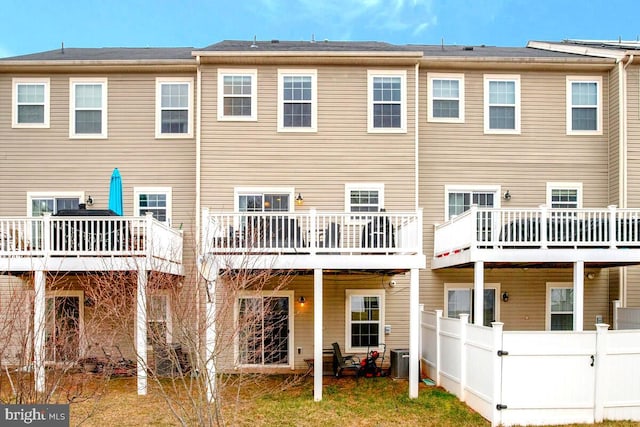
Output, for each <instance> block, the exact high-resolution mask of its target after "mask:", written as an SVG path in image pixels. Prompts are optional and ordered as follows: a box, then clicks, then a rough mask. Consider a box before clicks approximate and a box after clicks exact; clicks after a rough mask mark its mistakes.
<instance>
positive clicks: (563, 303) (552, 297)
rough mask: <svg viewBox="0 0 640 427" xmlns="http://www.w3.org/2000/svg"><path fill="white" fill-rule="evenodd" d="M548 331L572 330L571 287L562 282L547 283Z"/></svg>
mask: <svg viewBox="0 0 640 427" xmlns="http://www.w3.org/2000/svg"><path fill="white" fill-rule="evenodd" d="M546 305H547V318H546V329H547V330H548V331H571V330H573V288H572V287H570V286H567V285H565V284H563V283H547V304H546Z"/></svg>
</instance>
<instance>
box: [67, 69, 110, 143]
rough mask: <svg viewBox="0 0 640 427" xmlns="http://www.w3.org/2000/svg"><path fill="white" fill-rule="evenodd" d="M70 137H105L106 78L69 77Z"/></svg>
mask: <svg viewBox="0 0 640 427" xmlns="http://www.w3.org/2000/svg"><path fill="white" fill-rule="evenodd" d="M70 85H71V112H70V122H71V123H70V125H69V128H70V130H69V136H70V137H71V138H106V137H107V79H71V81H70Z"/></svg>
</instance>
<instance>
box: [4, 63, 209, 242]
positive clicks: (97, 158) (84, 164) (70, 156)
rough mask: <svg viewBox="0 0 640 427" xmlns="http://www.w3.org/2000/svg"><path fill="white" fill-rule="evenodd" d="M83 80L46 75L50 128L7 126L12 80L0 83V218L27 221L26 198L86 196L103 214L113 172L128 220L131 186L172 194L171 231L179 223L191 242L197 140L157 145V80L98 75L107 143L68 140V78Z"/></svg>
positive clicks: (141, 76) (7, 78)
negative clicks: (34, 194) (103, 83)
mask: <svg viewBox="0 0 640 427" xmlns="http://www.w3.org/2000/svg"><path fill="white" fill-rule="evenodd" d="M186 75H187V76H189V75H188V74H186ZM80 76H82V77H86V75H84V74H78V75H68V74H54V75H49V76H47V77H50V79H51V127H50V128H49V129H12V128H11V127H10V123H11V121H10V118H11V102H10V101H6V100H10V99H11V90H12V87H11V77H12V76H8V75H3V76H0V99H3V100H4V101H6V102H1V103H0V123H2V126H0V141H1V142H0V144H2V156H1V157H0V182H2V187H3V188H2V190H1V191H0V215H2V216H11V215H26V213H27V199H26V196H27V192H28V191H84V193H85V197H86V196H87V195H91V196H92V197H93V199H94V201H95V203H94V206H93V208H95V209H105V208H107V205H108V198H109V180H110V177H111V173H112V171H113V168H115V167H118V168H119V170H120V173H121V175H122V178H123V201H124V213H125V215H133V210H134V208H133V187H152V186H155V187H158V186H163V187H172V190H173V191H172V192H173V200H172V202H173V203H172V210H173V218H172V224H173V225H174V226H176V227H177V226H179V225H180V224H183V228H184V229H185V233H186V236H189V235H190V233H191V224H192V223H193V219H194V210H195V167H194V165H195V139H193V138H191V139H184V138H181V139H155V127H154V126H155V94H156V86H155V84H156V83H155V79H156V75H155V74H133V73H132V74H125V73H122V74H110V73H105V74H101V75H95V77H101V78H106V79H107V80H108V83H107V86H108V107H107V108H108V138H107V139H70V138H69V79H70V78H75V77H80ZM179 76H185V74H180V75H179ZM194 80H195V78H194ZM193 90H194V94H195V90H196V88H195V87H193ZM194 98H195V95H194ZM194 117H195V115H194ZM185 248H186V243H185ZM185 252H187V251H185Z"/></svg>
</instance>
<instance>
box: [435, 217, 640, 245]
mask: <svg viewBox="0 0 640 427" xmlns="http://www.w3.org/2000/svg"><path fill="white" fill-rule="evenodd" d="M475 247H483V248H488V247H491V248H495V249H500V248H503V249H514V248H540V249H546V248H548V247H554V248H563V247H564V248H575V247H581V248H589V247H597V248H619V247H640V209H616V208H615V206H609V207H608V208H605V209H549V208H547V207H545V206H541V207H539V208H533V209H532V208H528V209H526V208H523V209H512V208H509V209H493V208H479V207H477V206H475V205H474V206H472V207H471V209H469V210H468V211H466V212H464V213H463V214H461V215H459V216H457V217H455V218H453V219H451V220H450V221H448V222H446V223H444V224H440V225H436V226H435V231H434V254H435V256H436V257H441V256H446V255H449V254H451V253H455V252H459V251H462V250H466V249H469V248H475Z"/></svg>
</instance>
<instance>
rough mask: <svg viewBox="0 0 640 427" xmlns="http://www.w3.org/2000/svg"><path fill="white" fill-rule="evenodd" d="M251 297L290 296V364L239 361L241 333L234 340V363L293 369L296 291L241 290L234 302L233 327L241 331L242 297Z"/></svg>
mask: <svg viewBox="0 0 640 427" xmlns="http://www.w3.org/2000/svg"><path fill="white" fill-rule="evenodd" d="M250 297H254V298H265V297H276V298H277V297H288V298H289V340H288V341H289V352H288V355H287V359H288V360H289V363H288V364H283V365H270V364H261V365H257V364H244V363H239V360H240V348H239V345H240V343H239V342H238V340H239V335H240V334H239V333H236V334H235V337H234V340H233V343H234V345H233V360H234V364H236V365H237V366H239V367H251V368H264V369H273V368H290V369H293V367H294V363H295V361H294V357H295V354H294V351H293V349H294V348H296V347H295V341H294V339H295V331H294V329H293V328H294V325H295V322H294V300H293V297H294V291H271V290H263V291H240V292H239V293H238V296H237V297H236V299H235V303H234V308H233V327H234V330H236V331H238V332H239V329H238V318H239V317H240V298H250Z"/></svg>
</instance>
